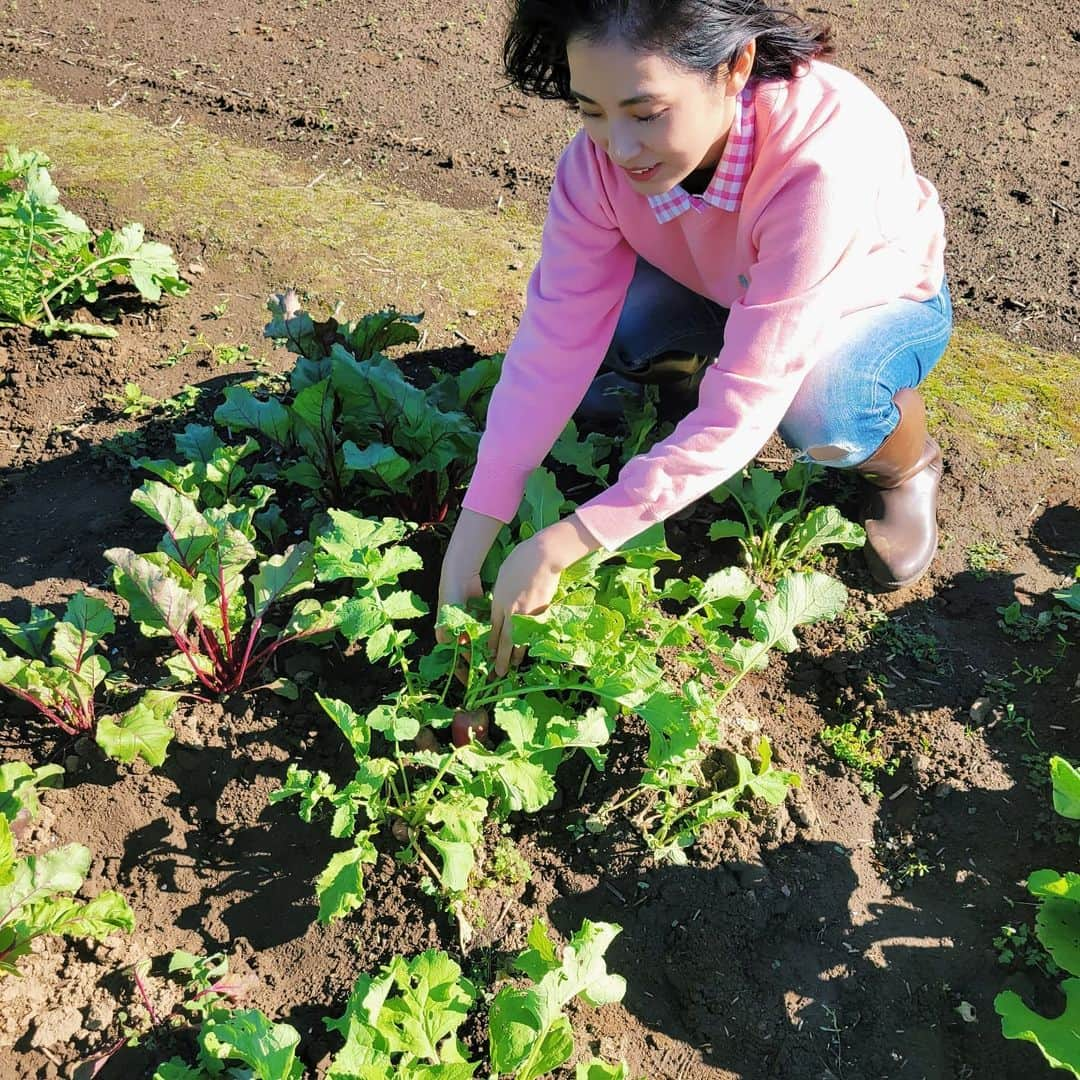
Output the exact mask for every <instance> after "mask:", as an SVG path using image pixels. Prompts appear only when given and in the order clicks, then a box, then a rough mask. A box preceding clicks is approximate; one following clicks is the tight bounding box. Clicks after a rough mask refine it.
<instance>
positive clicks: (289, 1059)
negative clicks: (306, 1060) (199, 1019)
mask: <svg viewBox="0 0 1080 1080" xmlns="http://www.w3.org/2000/svg"><path fill="white" fill-rule="evenodd" d="M299 1045H300V1033H299V1032H298V1031H297V1030H296V1028H294V1027H291V1026H290V1025H289V1024H274V1023H271V1022H270V1021H269V1020H268V1019H267V1018H266V1017H265V1016H264V1015H263V1014H262V1013H261V1012H259V1010H258V1009H236V1010H234V1011H233V1012H231V1013H228V1014H226V1015H225V1016H224V1017H216V1016H214V1017H211V1018H210V1019H209V1020H208V1021H207V1022H206V1023H204V1024H203V1026H202V1029H201V1030H200V1032H199V1059H200V1062H201V1063H202V1064H203V1066H204V1067H209V1066H210V1065H211V1063H224V1062H226V1061H242V1062H243V1063H244V1064H245V1065H248V1066H249V1067H250V1068H251V1070H252V1071H251V1074H250V1075H251V1076H252V1077H259V1078H260V1080H300V1077H302V1076H303V1074H304V1068H303V1066H302V1065H301V1063H300V1062H299V1061H297V1059H296V1049H297V1047H298V1046H299Z"/></svg>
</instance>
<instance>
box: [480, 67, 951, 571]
mask: <svg viewBox="0 0 1080 1080" xmlns="http://www.w3.org/2000/svg"><path fill="white" fill-rule="evenodd" d="M752 107H753V109H754V118H755V120H754V122H755V128H756V132H755V145H754V152H753V165H752V168H751V170H750V173H749V176H748V178H747V181H746V185H745V187H744V189H743V194H742V203H741V206H740V207H739V209H738V211H736V212H729V211H725V210H721V209H718V208H715V207H708V206H706V207H705V208H704V211H703V212H702V213H684V214H682V215H680V216H679V217H677V218H676V219H675V220H673V221H668V222H665V223H660V222H659V221H658V220H657V217H656V214H655V213H654V211H653V209H652V208H651V207H650V205H649V203H648V201H647V199H646V197H645V196H644V195H642V194H640V193H638V192H637V191H635V190H634V188H633V187H632V185H631V183H630V181H629V179H628V178H627V176H626V174H625V173H624V172H623V170H621V169H620V168H618V167H617V166H615V165H614V164H613V163H612V162H611V161H610V159H609V158H608V157H607V155H606V154H605V153H604V152H603V151H602V150H600V149H598V148H597V147H596V146H594V145H593V143H592V142H591V140H590V139H589V138H588V136H587V135H586V134H585V133H584V132H583V131H582V132H579V133H578V135H577V136H575V138H574V139H573V140H572V141H571V143H570V145H569V146H568V147H567V148H566V150H565V152H564V153H563V155H562V158H561V159H560V161H559V164H558V168H557V170H556V173H555V181H554V184H553V187H552V191H551V198H550V204H549V208H548V216H547V220H546V222H545V224H544V232H543V243H542V249H541V256H540V262H539V263H538V264H537V266H536V269H535V270H534V271H533V274H532V277H531V279H530V281H529V288H528V296H527V301H526V307H525V312H524V314H523V316H522V319H521V324H520V326H519V328H518V332H517V334H516V335H515V337H514V340H513V342H512V344H511V346H510V348H509V350H508V352H507V354H506V360H505V362H504V366H503V373H502V377H501V378H500V380H499V383H498V386H497V387H496V388H495V392H494V394H493V396H492V399H491V405H490V407H489V410H488V419H487V429H486V431H485V433H484V436H483V439H482V440H481V442H480V449H479V457H478V461H477V465H476V471H475V473H474V475H473V480H472V483H471V484H470V486H469V490H468V492H467V493H466V496H465V502H464V505H465V506H466V507H467V508H469V509H470V510H475V511H477V512H478V513H481V514H486V515H488V516H490V517H494V518H498V519H500V520H502V521H510V520H511V519H512V518H513V516H514V514H515V513H516V512H517V508H518V506H519V504H520V502H521V497H522V494H523V492H524V489H525V482H526V480H527V479H528V477H529V474H530V473H531V472H532V470H533V469H535V468H536V467H537V466H538V465H539V464H540V463H541V462H542V461H543V459H544V457H545V456H546V455H547V453H548V451H549V450H550V449H551V446H552V444H553V443H554V441H555V439H556V438H558V436H559V435H560V433H561V432H562V430H563V428H564V427H565V426H566V423H567V421H568V420H569V419H570V417H571V416H572V414H573V412H574V410H575V409H576V408H577V406H578V404H579V403H580V401H581V399H582V397H583V396H584V394H585V391H586V390H587V389H588V386H589V383H590V381H591V380H592V378H593V377H594V376H595V375H596V372H597V369H598V368H599V366H600V363H601V361H602V360H603V358H604V355H605V353H606V352H607V349H608V346H609V344H610V342H611V338H612V335H613V334H614V332H615V325H616V323H617V322H618V318H619V313H620V310H621V308H622V305H623V301H624V299H625V296H626V290H627V287H628V286H629V283H630V279H631V277H632V276H633V272H634V265H635V261H636V260H635V256H636V255H640V256H642V257H643V258H644V259H646V260H647V261H648V262H650V263H652V264H653V265H654V266H656V267H658V268H659V269H660V270H662V271H664V273H666V274H667V275H668V276H669V277H672V278H674V279H675V280H676V281H678V282H681V283H682V284H683V285H686V286H687V287H689V288H691V289H693V290H694V291H695V292H698V293H700V294H702V295H704V296H707V297H709V298H711V299H712V300H714V301H716V302H717V303H719V304H721V305H723V306H724V307H726V308H729V309H730V315H729V317H728V320H727V325H726V328H725V332H724V343H723V348H722V349H721V351H720V354H719V356H718V357H717V359H716V361H715V362H714V363H713V364H712V365H711V366H710V368H709V370H708V372H707V373H706V375H705V377H704V379H703V380H702V383H701V389H700V394H699V404H698V407H697V408H696V409H694V411H693V412H691V413H690V414H689V415H688V416H687V417H686V418H685V419H684V420H683V421H682V422H681V423H680V424H679V425H678V427H677V428H676V429H675V431H674V432H673V433H672V434H671V435H670V436H669V437H668V438H667V439H665V440H663V441H662V442H659V443H657V444H656V445H655V446H654V447H653V448H652V449H651V450H649V451H648V452H647V453H644V454H641V455H639V456H638V457H636V458H634V459H632V460H631V461H629V462H628V463H627V464H626V466H625V467H624V468H623V470H622V472H621V473H620V474H619V477H618V480H617V482H616V483H615V484H613V485H612V486H611V487H610V488H608V489H607V490H606V491H604V492H603V493H602V494H600V495H598V496H597V497H596V498H594V499H592V500H590V501H589V502H587V503H585V504H584V505H582V506H581V507H579V508H578V510H577V516H578V518H579V519H580V521H581V522H582V524H583V525H584V526H585V528H586V529H588V531H589V532H590V533H591V534H592V535H593V536H594V537H595V538H596V539H597V540H598V541H599V542H600V543H601V544H602V545H603V546H604V547H606V548H608V549H609V550H614V549H615V548H617V547H618V546H619V545H621V544H623V543H625V542H626V541H627V540H629V539H630V538H631V537H633V536H635V535H637V534H638V533H639V532H641V531H642V530H643V529H645V528H647V527H648V526H649V525H651V524H653V523H654V522H657V521H662V520H663V519H665V518H667V517H669V516H670V515H671V514H673V513H676V512H677V511H679V510H681V509H683V508H684V507H686V506H688V505H689V504H690V503H691V502H693V501H694V500H696V499H698V498H700V497H701V496H703V495H705V494H707V493H708V492H709V491H711V490H712V489H713V488H715V487H716V486H717V485H718V484H721V483H723V481H724V480H726V479H727V478H728V477H730V476H731V475H733V474H734V473H735V472H737V471H738V470H739V469H740V468H742V466H743V465H745V464H746V463H747V462H749V461H750V460H751V459H752V458H753V456H754V455H755V454H756V453H757V452H758V451H759V450H760V449H761V447H762V446H763V445H764V444H765V441H766V440H767V439H768V437H769V436H770V435H771V434H772V432H773V431H774V430H775V429H776V427H777V425H778V424H779V422H780V420H781V419H782V418H783V416H784V413H785V412H786V411H787V409H788V406H789V405H790V404H791V402H792V400H793V398H794V396H795V393H796V391H797V390H798V388H799V386H800V384H801V382H802V380H803V378H804V377H805V376H806V374H807V372H808V371H809V370H810V368H811V367H812V366H813V363H814V360H815V358H816V357H817V356H819V355H821V354H822V352H823V351H824V350H827V349H828V347H829V343H830V341H831V340H832V339H833V338H834V337H835V336H836V334H837V331H838V328H839V322H840V319H841V318H842V317H843V316H844V315H846V314H849V313H851V312H854V311H861V310H863V309H865V308H870V307H874V306H877V305H880V304H885V303H889V302H890V301H892V300H895V299H897V298H899V297H908V298H910V299H912V300H927V299H929V298H930V297H932V296H934V295H936V293H937V292H938V290H939V289H940V287H941V282H942V278H943V275H944V266H943V251H944V246H945V239H944V220H943V215H942V212H941V208H940V205H939V203H938V198H937V192H936V191H935V190H934V188H933V186H932V185H931V184H930V183H929V182H928V181H926V180H924V179H923V178H922V177H920V176H918V175H917V174H916V173H915V170H914V168H913V166H912V162H911V151H910V147H909V146H908V142H907V138H906V136H905V135H904V131H903V129H902V128H901V126H900V124H899V122H898V121H897V119H896V118H895V117H894V116H893V115H892V113H891V112H890V111H889V110H888V109H887V108H886V106H885V105H884V104H883V103H882V102H881V101H880V100H879V99H878V98H877V97H876V96H875V95H874V94H873V93H872V92H871V91H870V89H869V88H868V87H866V86H865V85H864V84H863V83H862V82H860V81H859V80H858V79H857V78H856V77H855V76H854V75H851V74H849V73H847V72H845V71H842V70H840V69H839V68H835V67H832V66H831V65H828V64H824V63H820V62H816V61H815V62H814V63H812V64H811V65H810V66H809V71H808V72H807V73H806V74H805V75H803V76H802V77H800V78H797V79H793V80H790V81H788V80H775V81H769V82H762V83H759V84H758V85H757V87H756V89H755V91H754V98H753V105H752Z"/></svg>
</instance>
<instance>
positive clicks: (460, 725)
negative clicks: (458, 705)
mask: <svg viewBox="0 0 1080 1080" xmlns="http://www.w3.org/2000/svg"><path fill="white" fill-rule="evenodd" d="M487 733H488V714H487V709H474V710H472V711H471V712H465V711H461V712H456V713H454V719H453V720H452V721H451V722H450V738H451V739H452V740H453V742H454V745H455V746H466V745H468V743H469V741H470V739H475V740H476V741H477V742H483V741H484V739H486V738H487Z"/></svg>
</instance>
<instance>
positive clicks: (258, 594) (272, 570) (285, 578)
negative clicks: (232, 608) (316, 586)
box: [251, 540, 315, 619]
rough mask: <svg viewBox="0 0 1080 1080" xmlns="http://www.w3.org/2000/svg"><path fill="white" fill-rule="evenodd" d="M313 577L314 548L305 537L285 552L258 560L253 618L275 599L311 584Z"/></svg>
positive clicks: (252, 584)
mask: <svg viewBox="0 0 1080 1080" xmlns="http://www.w3.org/2000/svg"><path fill="white" fill-rule="evenodd" d="M314 580H315V564H314V560H313V558H312V548H311V544H309V543H308V542H307V541H306V540H305V541H303V542H302V543H299V544H294V545H293V546H292V547H290V548H287V549H286V550H285V552H284V554H282V555H272V556H271V557H270V558H269V559H267V560H266V561H265V562H263V563H260V564H259V570H258V573H257V574H255V575H254V577H252V579H251V587H252V594H253V597H254V607H253V609H252V619H261V618H262V617H263V615H265V614H266V610H267V608H269V607H270V605H271V604H273V603H274V602H275V601H277V600H280V599H281V598H282V597H283V596H288V595H289V594H290V593H294V592H298V591H299V590H301V589H306V588H308V587H310V585H311V584H312V582H313V581H314Z"/></svg>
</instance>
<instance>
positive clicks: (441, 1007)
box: [326, 919, 627, 1080]
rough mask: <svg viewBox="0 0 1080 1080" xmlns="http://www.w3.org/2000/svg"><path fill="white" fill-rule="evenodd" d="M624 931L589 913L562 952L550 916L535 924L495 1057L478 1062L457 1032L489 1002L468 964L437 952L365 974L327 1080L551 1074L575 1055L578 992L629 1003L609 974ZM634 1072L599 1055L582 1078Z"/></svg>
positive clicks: (490, 1019) (338, 1025) (495, 1016)
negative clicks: (609, 955) (615, 942)
mask: <svg viewBox="0 0 1080 1080" xmlns="http://www.w3.org/2000/svg"><path fill="white" fill-rule="evenodd" d="M620 929H621V928H620V927H619V926H617V925H614V924H612V923H592V922H589V921H588V920H587V919H586V920H585V921H584V922H583V923H582V925H581V928H580V929H579V930H578V931H577V933H575V934H574V935H573V937H572V938H571V939H570V941H569V943H568V944H567V945H566V946H565V948H564V949H563V950H562V955H561V956H560V955H559V950H558V949H557V947H556V944H555V942H554V941H552V939H551V937H550V935H549V934H548V931H547V930H546V929H545V927H544V926H543V924H542V923H540V922H539V921H537V922H535V923H534V924H533V927H532V930H531V931H530V933H529V940H528V943H529V948H528V949H526V950H525V951H524V952H523V953H521V954H520V956H518V958H517V959H516V961H515V962H514V968H515V970H516V972H517V973H519V974H520V976H522V977H523V978H522V979H520V980H511V981H506V982H504V983H503V984H502V985H501V986H500V987H499V989H498V990H497V991H496V992H495V994H494V997H493V998H492V1000H491V1006H490V1009H489V1011H488V1016H487V1027H488V1061H487V1063H486V1064H485V1063H483V1062H479V1061H473V1060H470V1057H469V1051H468V1047H467V1046H466V1045H465V1043H464V1042H463V1041H462V1040H461V1038H460V1036H459V1034H458V1032H459V1030H460V1029H461V1027H462V1026H463V1025H464V1024H465V1022H466V1021H467V1020H468V1019H469V1017H470V1014H472V1013H473V1012H474V1011H475V1010H476V1009H477V1007H478V1006H479V1005H480V1003H481V994H480V992H479V990H478V988H477V987H476V986H475V985H474V984H473V983H472V982H470V981H469V980H468V979H466V978H464V976H463V975H462V972H461V968H460V967H458V965H457V964H456V963H454V961H453V960H451V959H450V957H449V956H448V955H447V954H446V953H445V952H436V951H435V950H429V951H427V952H424V953H421V954H420V955H419V956H417V957H415V958H413V959H412V960H406V959H404V958H402V957H400V956H399V957H395V958H394V959H393V960H392V961H391V962H390V963H389V964H387V965H385V966H384V967H383V968H382V969H381V970H380V971H379V972H378V974H377V975H375V976H371V975H361V976H360V978H359V979H358V980H357V981H356V985H355V986H354V987H353V992H352V994H351V995H350V997H349V1000H348V1002H347V1003H346V1006H345V1012H344V1014H343V1015H342V1016H340V1017H339V1018H337V1019H334V1020H330V1019H328V1020H327V1021H326V1026H327V1027H328V1028H329V1029H330V1030H332V1031H336V1032H338V1033H339V1034H341V1035H342V1037H343V1038H344V1039H345V1045H344V1046H343V1047H342V1048H341V1050H339V1051H338V1053H337V1054H336V1055H335V1056H334V1059H333V1061H332V1062H331V1064H330V1067H329V1070H328V1071H327V1074H326V1080H352V1078H353V1077H357V1076H360V1075H363V1076H364V1077H367V1078H370V1080H394V1078H396V1077H416V1078H420V1077H427V1076H430V1077H436V1076H439V1077H446V1078H456V1080H467V1078H469V1077H472V1076H475V1075H477V1074H478V1072H479V1073H481V1074H482V1075H484V1076H489V1077H491V1080H498V1078H499V1077H510V1078H513V1080H539V1078H540V1077H542V1076H549V1075H552V1074H553V1073H554V1072H555V1071H556V1070H557V1069H559V1068H560V1067H562V1066H563V1065H565V1063H566V1062H567V1061H568V1060H569V1059H570V1058H571V1057H572V1056H573V1053H574V1031H573V1028H572V1026H571V1024H570V1019H569V1017H567V1015H566V1013H565V1011H564V1010H565V1009H566V1008H567V1006H569V1005H570V1003H571V1002H573V1001H574V1000H575V999H578V1000H580V1001H582V1002H584V1003H585V1004H587V1005H590V1006H593V1007H598V1006H600V1005H606V1004H609V1003H612V1002H617V1001H621V1000H622V998H623V995H624V994H625V992H626V982H625V980H624V979H623V978H622V977H621V976H619V975H613V974H611V973H610V972H608V970H607V965H606V962H605V960H604V953H605V952H606V951H607V948H608V946H609V945H610V943H611V941H612V939H614V937H615V936H616V935H617V934H618V933H619V931H620ZM626 1075H627V1074H626V1069H625V1066H623V1065H608V1064H606V1063H605V1062H602V1061H597V1060H593V1061H591V1062H589V1063H588V1064H583V1065H579V1066H578V1067H577V1076H578V1077H584V1078H586V1080H600V1078H604V1077H606V1078H608V1080H619V1078H625V1077H626Z"/></svg>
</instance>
